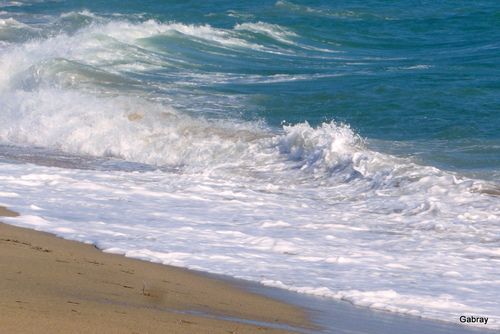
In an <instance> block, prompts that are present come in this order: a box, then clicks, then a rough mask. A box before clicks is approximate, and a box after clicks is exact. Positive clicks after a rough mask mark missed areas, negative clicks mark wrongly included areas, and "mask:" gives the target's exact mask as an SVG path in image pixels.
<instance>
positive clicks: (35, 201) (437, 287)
mask: <svg viewBox="0 0 500 334" xmlns="http://www.w3.org/2000/svg"><path fill="white" fill-rule="evenodd" d="M87 14H88V13H87ZM68 15H69V14H68ZM71 15H76V14H71ZM87 16H91V15H90V14H88V15H87ZM2 24H3V23H2ZM9 24H11V25H12V22H11V23H9ZM243 32H251V33H262V34H266V35H269V36H272V37H273V38H275V39H276V40H279V41H281V42H284V41H285V40H286V41H288V42H289V44H293V43H292V42H291V40H289V39H288V38H292V37H293V32H291V31H286V30H281V29H279V26H274V25H265V24H262V23H259V24H251V25H250V24H246V25H239V26H237V27H235V29H234V30H220V29H215V28H212V27H210V26H199V27H196V26H188V25H182V24H174V23H172V24H168V25H161V24H157V23H155V22H153V21H147V22H145V23H142V24H136V25H134V24H131V23H124V22H111V23H108V24H105V25H91V26H90V27H89V28H86V29H83V30H77V32H76V33H75V35H74V36H67V35H62V34H59V35H55V36H53V37H50V38H46V39H44V40H37V41H30V42H26V43H24V44H21V45H18V46H16V47H11V48H5V49H2V55H1V62H0V73H2V77H1V78H0V110H1V111H2V118H1V119H0V141H2V142H3V143H5V144H9V145H10V144H16V145H27V147H28V148H27V149H26V150H27V151H28V152H30V154H28V155H27V156H26V157H23V156H19V155H18V156H15V154H14V156H12V155H8V154H3V155H4V156H5V158H3V160H1V162H0V168H1V173H0V184H1V188H0V205H3V206H7V207H9V208H10V209H12V210H16V211H18V212H20V213H21V214H22V216H20V217H17V218H2V219H3V220H5V221H6V222H7V223H11V224H15V225H20V226H25V227H31V228H35V229H38V230H43V231H47V232H53V233H55V234H57V235H59V236H62V237H64V238H68V239H72V240H77V241H82V242H86V243H91V244H95V245H96V246H97V247H99V248H101V249H103V250H104V251H106V252H113V253H119V254H125V255H126V256H129V257H135V258H139V259H143V260H147V261H154V262H159V263H164V264H168V265H175V266H181V267H186V268H191V269H197V270H203V271H209V272H213V273H218V274H225V275H230V276H234V277H238V278H243V279H247V280H251V281H257V282H261V283H262V284H265V285H269V286H276V287H281V288H284V289H289V290H292V291H297V292H303V293H309V294H316V295H321V296H325V297H332V298H336V299H343V300H347V301H350V302H351V303H353V304H356V305H363V306H369V307H372V308H377V309H383V310H389V311H394V312H401V313H405V314H411V315H417V316H422V317H428V318H434V319H439V320H444V321H451V322H458V319H459V316H461V315H475V316H484V317H488V318H489V322H488V328H497V329H498V328H500V308H498V302H497V300H498V299H499V297H500V296H499V292H500V286H499V285H500V276H499V274H500V269H499V268H500V267H499V263H500V248H499V247H498V242H499V235H500V227H499V221H500V199H499V197H498V196H497V195H488V194H487V193H486V192H491V193H495V191H496V192H498V190H497V189H495V186H494V185H491V184H488V183H486V182H484V181H479V180H471V179H466V178H462V177H459V176H457V175H454V174H451V173H447V172H443V171H440V170H438V169H436V168H432V167H426V166H419V165H416V164H415V163H414V162H412V161H409V160H404V159H398V158H396V157H393V156H389V155H384V154H381V153H379V152H376V151H373V150H371V149H370V148H369V143H366V142H365V140H363V139H362V138H360V137H359V136H357V135H356V134H355V133H354V132H353V131H352V130H351V129H350V128H349V127H348V126H344V125H341V124H336V123H328V124H323V125H322V126H319V127H317V128H313V127H311V126H309V125H308V124H307V123H303V124H298V125H295V126H284V127H283V129H271V128H269V127H267V126H266V125H265V124H261V123H259V122H248V121H243V120H238V119H233V118H230V117H227V118H224V119H220V118H219V119H213V118H212V119H210V118H208V117H204V116H200V115H197V114H196V113H189V114H188V113H186V112H181V111H179V110H178V109H177V108H175V107H173V105H175V104H176V103H178V101H177V100H176V98H182V94H179V95H178V94H177V93H178V92H179V91H182V89H184V88H178V87H174V88H171V87H170V86H169V84H168V83H165V84H158V86H159V87H160V88H158V87H151V86H150V85H149V84H148V83H147V81H143V80H140V79H134V78H133V76H131V75H130V76H127V75H125V74H124V73H128V74H130V73H135V72H139V71H142V72H145V73H147V72H148V71H150V70H158V69H159V68H160V69H162V70H165V71H167V72H166V74H165V76H166V77H168V70H170V69H172V68H176V67H175V66H174V62H173V61H172V59H171V58H169V59H166V58H163V57H160V56H158V55H157V54H155V52H153V51H152V50H153V49H154V48H153V47H152V46H150V44H149V42H148V40H147V39H148V38H152V37H155V36H157V35H161V36H167V35H169V34H170V35H172V34H173V35H176V34H185V35H189V36H191V37H193V38H195V39H196V40H197V41H200V40H202V41H210V42H211V43H212V42H215V43H217V44H218V46H219V47H224V48H234V49H237V48H238V47H240V48H241V47H246V48H256V49H257V50H261V51H263V52H277V49H274V50H270V49H266V48H263V47H259V46H258V45H256V44H253V43H250V42H249V40H248V39H244V38H242V35H239V34H240V33H243ZM240 37H241V38H240ZM147 47H149V49H148V48H147ZM156 47H157V46H156ZM279 52H284V51H283V50H279ZM125 59H126V60H127V62H123V60H125ZM178 63H183V62H182V61H180V60H179V61H178ZM195 63H196V62H193V63H192V64H188V65H186V64H184V65H186V66H194V65H193V64H195ZM195 67H196V66H194V68H195ZM193 71H194V70H193ZM191 75H196V74H191ZM218 75H219V74H217V73H216V74H214V77H212V78H210V77H206V78H202V79H200V80H202V81H203V80H206V81H207V82H208V81H210V80H220V82H227V80H228V78H229V79H230V78H231V74H227V76H225V77H223V78H222V79H221V78H220V76H218ZM248 78H249V79H250V80H251V79H252V78H254V77H252V76H249V77H248ZM288 79H291V80H292V79H294V78H288ZM103 87H106V89H102V88H103ZM153 88H154V89H163V90H165V91H167V92H173V93H172V94H170V95H169V94H167V95H166V96H167V97H165V96H164V97H163V98H158V97H157V96H156V95H155V94H156V93H155V92H156V91H154V89H153ZM151 96H152V97H151ZM225 102H227V101H225ZM232 102H234V103H235V104H238V103H242V104H244V102H245V100H244V99H242V100H234V101H232ZM207 103H208V102H207ZM187 109H188V110H189V108H187ZM34 146H42V147H49V148H52V149H54V150H56V151H54V152H52V153H50V154H45V153H43V152H42V153H37V150H36V149H35V148H34ZM21 147H22V148H23V149H21V148H19V152H21V151H23V150H25V149H24V146H21ZM9 150H14V151H15V150H16V149H15V148H14V149H12V147H11V146H3V147H2V148H1V149H0V152H7V151H9ZM58 152H65V153H71V154H74V155H76V156H74V157H70V158H67V157H64V159H63V158H62V153H61V154H60V153H58ZM96 157H100V158H102V157H107V158H116V160H113V159H111V160H99V161H97V162H95V161H94V160H93V159H95V158H96ZM68 159H69V160H70V162H71V163H70V164H71V165H72V166H81V167H82V168H84V167H85V168H87V167H88V166H89V165H90V166H92V168H91V169H90V170H83V169H75V168H72V169H69V168H61V167H48V166H44V164H45V165H54V164H56V165H57V164H60V165H61V166H65V165H66V163H68V161H67V160H68ZM44 160H45V161H44ZM63 160H64V161H66V162H65V163H63V162H62V161H63ZM33 161H37V162H40V164H39V165H35V164H32V163H31V162H33ZM82 161H83V162H82ZM103 161H104V162H103ZM87 162H88V163H87ZM131 162H137V163H143V164H148V165H151V166H149V167H148V168H145V167H144V168H143V167H135V166H136V165H133V164H131ZM101 164H104V165H106V166H109V165H113V166H114V168H108V169H107V168H102V165H101ZM152 166H153V167H152ZM154 166H157V168H158V169H157V170H155V168H156V167H154ZM134 169H135V170H137V171H136V172H129V171H130V170H134Z"/></svg>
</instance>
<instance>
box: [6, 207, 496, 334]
mask: <svg viewBox="0 0 500 334" xmlns="http://www.w3.org/2000/svg"><path fill="white" fill-rule="evenodd" d="M2 216H4V217H15V216H18V214H17V213H16V212H13V211H11V210H8V209H6V208H4V207H1V206H0V221H1V217H2ZM0 251H1V252H2V255H3V256H2V258H3V260H2V263H1V270H2V272H3V275H2V279H1V280H0V296H1V298H0V323H1V325H0V329H3V330H7V331H8V332H10V333H24V332H32V331H33V329H36V331H37V332H39V333H45V331H44V330H46V332H47V333H48V332H49V331H50V332H54V331H55V330H59V331H60V330H63V329H64V331H65V332H66V333H94V332H98V331H101V332H106V333H115V332H116V333H150V332H151V333H156V332H162V331H163V332H166V331H167V332H168V333H199V332H207V333H255V332H258V331H265V332H266V333H297V332H299V333H300V332H302V333H320V332H321V333H331V332H338V333H350V332H356V333H382V332H383V333H391V334H392V333H394V334H397V333H401V332H405V333H415V334H417V333H419V334H420V333H436V334H438V333H443V334H444V333H456V334H473V333H476V334H479V333H485V334H486V333H493V332H496V330H494V329H493V330H492V329H488V328H487V327H486V326H485V327H484V328H480V327H469V326H464V325H459V324H456V323H452V322H445V321H437V320H430V319H423V318H419V317H412V316H408V315H402V314H397V313H391V312H384V311H377V310H373V309H369V308H364V307H357V306H353V305H351V304H349V303H347V302H345V301H336V300H333V299H329V298H322V297H315V296H310V295H304V294H300V293H295V292H291V291H287V290H282V289H277V288H271V287H265V286H262V285H261V284H258V283H253V282H247V281H241V280H238V279H233V278H230V277H226V276H220V275H214V274H209V273H204V272H196V271H192V270H188V269H183V268H177V267H172V266H166V265H163V264H158V263H152V262H147V261H143V260H137V259H132V258H127V257H125V256H123V255H117V254H110V253H104V252H102V251H101V250H99V249H97V248H96V247H94V246H92V245H88V244H84V243H80V242H76V241H70V240H66V239H62V238H59V237H57V236H55V235H53V234H50V233H46V232H40V231H36V230H32V229H29V228H24V227H17V226H13V225H8V224H4V223H1V222H0ZM41 328H42V330H41V331H40V329H41Z"/></svg>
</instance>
